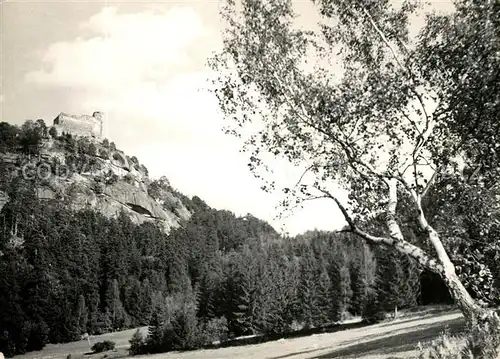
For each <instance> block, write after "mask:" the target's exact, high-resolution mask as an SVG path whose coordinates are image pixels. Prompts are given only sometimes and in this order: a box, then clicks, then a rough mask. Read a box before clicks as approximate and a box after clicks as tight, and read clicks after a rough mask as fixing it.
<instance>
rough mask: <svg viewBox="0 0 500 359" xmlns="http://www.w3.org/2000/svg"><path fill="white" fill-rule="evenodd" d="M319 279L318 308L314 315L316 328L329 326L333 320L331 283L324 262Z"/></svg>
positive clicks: (319, 271) (320, 268)
mask: <svg viewBox="0 0 500 359" xmlns="http://www.w3.org/2000/svg"><path fill="white" fill-rule="evenodd" d="M318 274H319V278H318V284H317V307H316V313H315V315H314V317H315V318H314V322H315V326H322V325H325V324H328V323H329V322H330V321H331V319H332V316H333V315H332V314H333V313H332V298H331V297H330V294H331V286H332V285H331V282H330V277H329V276H328V271H327V269H326V264H325V263H324V262H323V261H322V262H321V263H320V267H319V270H318Z"/></svg>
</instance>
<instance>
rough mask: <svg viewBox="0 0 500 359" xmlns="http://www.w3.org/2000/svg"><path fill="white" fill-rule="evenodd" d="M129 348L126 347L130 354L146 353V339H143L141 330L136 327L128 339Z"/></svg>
mask: <svg viewBox="0 0 500 359" xmlns="http://www.w3.org/2000/svg"><path fill="white" fill-rule="evenodd" d="M129 343H130V348H129V349H128V353H129V354H130V355H140V354H146V351H147V350H146V349H147V348H146V341H145V340H144V336H143V335H142V333H141V331H140V330H139V329H137V330H136V331H135V333H134V335H132V338H130V340H129Z"/></svg>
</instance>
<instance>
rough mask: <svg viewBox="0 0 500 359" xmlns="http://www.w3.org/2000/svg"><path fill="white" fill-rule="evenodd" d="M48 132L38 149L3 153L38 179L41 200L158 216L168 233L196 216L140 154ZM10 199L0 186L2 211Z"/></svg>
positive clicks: (20, 171) (138, 217)
mask: <svg viewBox="0 0 500 359" xmlns="http://www.w3.org/2000/svg"><path fill="white" fill-rule="evenodd" d="M48 132H49V131H47V134H46V135H45V136H43V138H42V139H41V141H40V143H39V144H38V145H37V148H36V151H33V153H26V152H23V151H19V150H16V149H15V148H13V149H12V150H9V151H3V153H0V160H1V161H2V162H3V163H4V164H6V165H8V166H10V167H9V168H10V170H11V171H13V172H14V173H16V174H17V175H18V176H23V177H24V178H25V179H28V180H31V181H33V182H34V183H35V184H36V192H37V195H38V197H39V198H40V199H42V200H54V201H64V202H65V203H67V205H68V206H69V207H70V208H73V209H85V208H89V209H95V210H97V211H99V212H101V213H102V214H104V215H105V216H107V217H117V216H118V215H119V214H120V213H121V212H122V211H123V212H125V213H126V214H128V215H129V217H130V218H131V219H132V221H133V222H135V223H142V222H145V221H153V222H156V223H158V224H159V225H160V226H161V227H162V228H163V229H164V231H165V232H167V233H168V232H169V231H170V230H171V229H172V228H176V227H179V226H180V225H181V223H182V222H183V221H186V220H188V219H189V218H190V216H191V214H190V212H189V211H188V209H187V208H186V207H185V205H184V204H183V203H182V201H181V200H180V198H179V197H178V196H177V194H176V192H175V191H174V190H173V189H172V188H171V187H170V186H169V185H163V186H158V183H157V182H155V181H152V180H151V179H150V178H149V176H148V172H147V169H146V167H145V166H143V165H141V164H140V163H139V160H138V159H137V158H135V157H129V156H127V155H126V154H125V153H124V152H123V151H120V150H118V149H116V147H115V145H114V144H113V143H109V141H108V140H106V139H104V140H100V139H98V138H95V137H90V136H89V137H87V136H78V137H76V136H71V135H70V134H65V135H64V136H61V135H59V134H57V133H56V134H53V135H52V136H50V135H48ZM151 185H154V186H153V187H154V188H155V190H154V194H152V193H151V191H150V187H151ZM8 200H9V198H8V196H7V195H6V193H4V192H1V191H0V210H1V208H2V207H3V206H4V205H5V204H6V203H7V202H8Z"/></svg>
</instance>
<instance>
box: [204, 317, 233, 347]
mask: <svg viewBox="0 0 500 359" xmlns="http://www.w3.org/2000/svg"><path fill="white" fill-rule="evenodd" d="M228 332H229V330H228V327H227V319H226V317H221V318H213V319H211V320H209V321H208V322H207V323H206V324H205V326H204V328H203V342H204V344H212V343H214V342H223V341H225V340H227V337H228Z"/></svg>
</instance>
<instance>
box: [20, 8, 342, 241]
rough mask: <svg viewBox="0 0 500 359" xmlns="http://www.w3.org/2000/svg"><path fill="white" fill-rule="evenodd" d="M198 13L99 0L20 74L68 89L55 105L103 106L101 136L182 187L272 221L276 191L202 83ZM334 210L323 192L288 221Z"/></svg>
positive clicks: (328, 221) (212, 45)
mask: <svg viewBox="0 0 500 359" xmlns="http://www.w3.org/2000/svg"><path fill="white" fill-rule="evenodd" d="M202 15H203V14H199V13H197V12H196V11H195V10H193V9H192V8H189V7H171V8H170V9H169V10H168V11H166V12H159V11H157V10H153V9H151V10H147V11H144V12H140V13H119V12H118V10H117V9H116V8H114V7H107V8H104V9H103V10H102V11H101V12H99V13H98V14H95V15H94V16H92V17H91V18H90V19H88V20H87V21H85V22H84V23H81V24H80V25H79V26H80V29H81V30H82V36H81V37H79V38H77V39H75V40H74V41H66V42H57V43H54V44H52V45H51V46H49V47H48V48H47V49H45V52H44V56H43V58H42V61H43V63H44V64H43V65H44V66H42V65H41V66H40V69H37V70H35V71H32V72H30V73H28V74H27V75H26V80H27V81H29V82H31V83H35V84H36V85H37V86H39V87H42V86H43V87H46V88H49V89H68V98H67V99H65V101H66V103H64V105H65V106H66V107H65V108H64V109H62V108H61V109H58V111H63V110H64V111H67V112H72V113H74V114H83V113H87V114H90V113H92V112H93V111H95V110H101V111H104V112H105V113H106V115H107V116H106V128H105V134H106V135H107V137H108V138H110V139H111V140H113V141H115V142H116V143H117V145H118V146H119V147H120V148H122V149H124V150H125V151H126V152H128V153H129V154H130V155H136V156H137V157H138V158H139V159H140V160H141V161H142V162H143V163H145V164H146V166H147V167H148V168H149V169H150V172H151V174H152V175H153V176H155V177H158V176H160V175H163V174H164V175H166V176H167V177H168V178H169V179H170V181H171V183H172V184H173V185H174V186H175V187H177V188H178V189H179V190H181V191H182V192H184V193H186V194H188V195H195V194H196V195H198V196H200V197H201V198H203V199H205V200H206V201H207V202H208V203H209V204H210V205H212V206H215V207H217V208H226V209H229V210H232V211H234V212H236V213H237V214H245V213H247V212H250V213H253V214H255V215H256V216H259V217H261V218H263V219H266V220H269V221H271V220H272V218H273V216H274V215H275V214H276V212H275V211H274V205H276V204H277V201H278V200H279V197H278V196H276V195H268V194H265V193H263V192H262V191H261V190H260V185H261V183H260V182H259V181H257V180H256V179H254V178H253V176H252V175H251V174H250V173H249V171H248V168H247V165H246V164H247V160H246V158H245V157H244V156H243V155H242V154H241V153H239V152H238V144H237V142H236V140H235V139H233V138H230V137H228V136H226V135H224V134H223V133H222V131H221V127H222V121H223V120H222V116H221V115H220V113H219V110H218V108H217V103H216V101H215V98H214V97H213V95H212V94H210V93H209V92H208V91H207V90H206V88H207V84H208V83H207V79H208V78H209V77H210V72H209V71H208V70H207V69H206V68H204V64H205V61H206V57H207V56H209V55H210V54H211V53H212V51H214V50H217V46H218V44H219V43H220V38H219V37H218V36H217V33H216V32H215V31H214V29H211V28H209V27H207V26H206V25H205V24H204V21H202V17H201V16H202ZM61 101H62V99H61ZM277 172H278V173H279V176H280V179H281V180H282V181H285V182H286V183H287V184H290V183H294V182H295V181H296V180H297V178H298V176H300V174H298V172H297V171H293V170H289V169H287V168H286V167H284V168H283V169H282V170H280V171H277ZM338 218H339V215H338V212H337V211H336V210H335V208H334V207H333V206H332V204H330V203H325V202H321V203H318V204H315V205H308V206H307V208H306V210H304V211H302V212H299V213H298V214H297V215H295V216H293V217H290V218H289V219H287V220H286V224H287V229H288V230H289V232H290V233H297V232H300V231H304V230H306V229H312V228H315V227H317V228H322V229H326V228H330V229H331V228H335V227H338V225H339V220H338ZM273 224H274V225H275V226H276V227H277V228H278V227H279V224H278V223H276V222H274V223H273Z"/></svg>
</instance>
